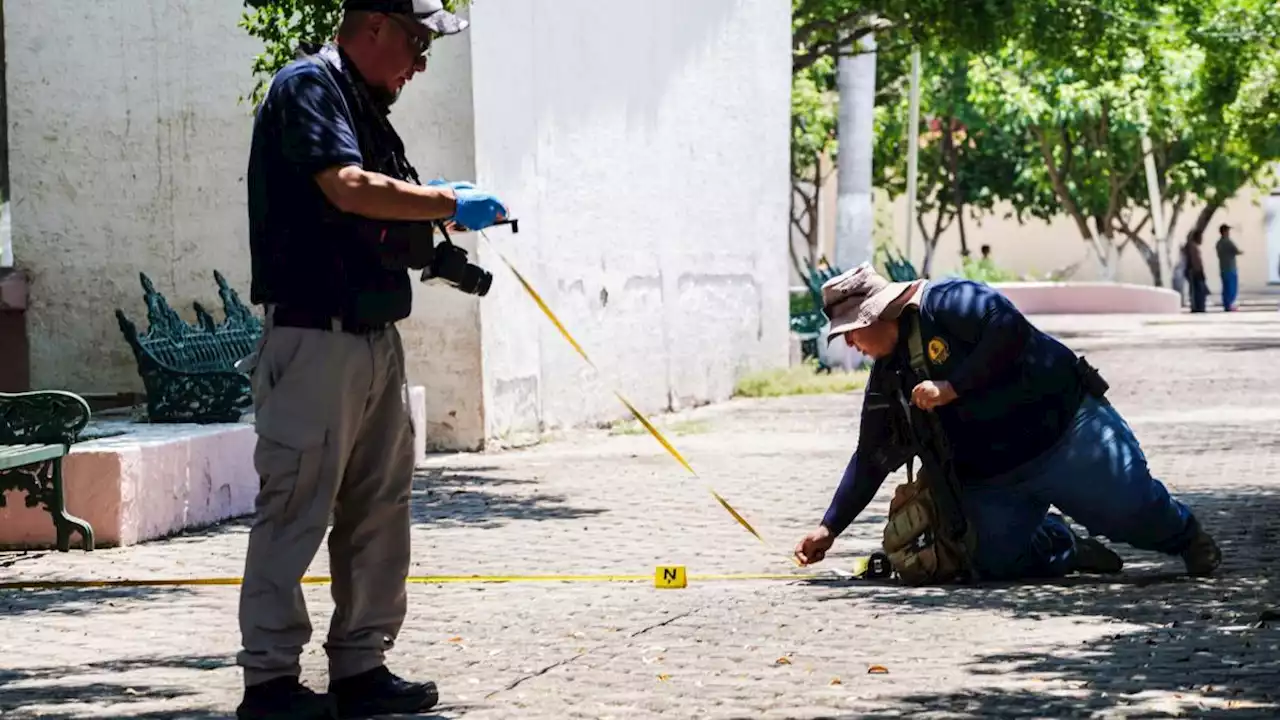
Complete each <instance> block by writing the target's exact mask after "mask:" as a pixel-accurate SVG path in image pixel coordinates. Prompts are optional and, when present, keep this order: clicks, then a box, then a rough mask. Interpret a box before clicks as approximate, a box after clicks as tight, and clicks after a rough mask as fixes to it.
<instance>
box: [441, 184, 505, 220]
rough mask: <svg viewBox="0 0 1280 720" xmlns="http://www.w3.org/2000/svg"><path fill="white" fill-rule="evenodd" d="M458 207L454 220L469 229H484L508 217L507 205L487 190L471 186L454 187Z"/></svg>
mask: <svg viewBox="0 0 1280 720" xmlns="http://www.w3.org/2000/svg"><path fill="white" fill-rule="evenodd" d="M453 194H454V195H455V196H456V197H457V198H458V209H457V210H456V211H455V212H454V215H453V222H454V224H456V225H459V226H461V227H463V228H466V229H467V230H484V229H485V228H487V227H489V226H491V225H493V224H494V223H495V222H497V221H499V220H503V219H505V218H506V217H507V206H506V205H503V204H502V201H500V200H498V198H496V197H494V196H493V195H490V194H489V193H487V192H482V191H480V190H475V189H471V188H463V187H457V188H454V191H453Z"/></svg>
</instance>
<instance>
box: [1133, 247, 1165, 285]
mask: <svg viewBox="0 0 1280 720" xmlns="http://www.w3.org/2000/svg"><path fill="white" fill-rule="evenodd" d="M1129 242H1131V243H1133V246H1134V247H1136V248H1138V254H1139V255H1141V256H1142V259H1143V261H1145V262H1146V263H1147V269H1148V270H1150V271H1151V279H1152V280H1153V281H1154V282H1155V286H1156V287H1164V269H1163V268H1162V267H1161V265H1160V253H1158V252H1156V249H1155V247H1154V246H1152V245H1151V244H1150V243H1148V242H1147V241H1146V240H1143V239H1142V238H1140V237H1138V236H1137V235H1130V236H1129Z"/></svg>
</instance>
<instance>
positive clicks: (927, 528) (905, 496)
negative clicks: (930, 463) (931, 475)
mask: <svg viewBox="0 0 1280 720" xmlns="http://www.w3.org/2000/svg"><path fill="white" fill-rule="evenodd" d="M924 475H926V473H924V472H921V473H920V474H918V475H917V477H916V479H915V480H914V481H911V482H906V483H903V484H901V485H899V486H898V487H897V489H896V490H894V493H893V500H892V501H890V503H889V520H888V522H886V523H885V527H884V551H885V553H886V554H888V556H889V562H890V563H891V564H892V565H893V569H894V570H895V571H897V573H898V578H899V580H901V581H902V583H903V584H905V585H932V584H946V583H951V582H955V581H957V580H960V579H963V578H964V577H965V575H966V571H967V567H968V563H967V557H969V555H970V552H969V550H970V549H969V548H967V547H966V546H965V545H964V544H963V542H957V541H955V540H953V539H951V536H952V533H951V532H949V531H948V530H947V528H946V521H945V519H944V518H943V517H942V515H941V514H940V513H939V512H938V505H937V502H936V501H935V500H934V497H933V494H932V492H931V490H930V487H929V482H928V480H927V478H924V477H922V476H924Z"/></svg>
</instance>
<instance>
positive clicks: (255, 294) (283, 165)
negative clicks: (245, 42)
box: [248, 60, 412, 321]
mask: <svg viewBox="0 0 1280 720" xmlns="http://www.w3.org/2000/svg"><path fill="white" fill-rule="evenodd" d="M355 122H356V119H355V117H354V116H353V113H352V108H351V107H350V104H349V103H348V98H347V96H346V95H345V94H344V92H343V88H342V87H341V86H340V85H339V84H338V82H337V81H336V80H335V79H334V77H333V76H332V75H331V74H330V72H329V71H328V70H327V69H326V68H324V67H320V66H318V65H316V64H315V63H313V62H310V61H305V60H298V61H295V62H293V63H291V64H290V65H288V66H287V67H285V68H284V69H283V70H281V71H280V72H279V73H278V74H277V75H276V77H275V78H274V80H273V81H272V83H271V87H270V89H269V90H268V91H267V93H266V96H265V98H264V99H263V102H262V105H261V106H260V107H259V108H258V112H257V116H256V119H255V122H254V128H253V144H252V149H251V151H250V156H249V172H248V190H249V244H250V249H251V253H252V268H253V284H252V287H251V290H250V295H251V299H252V300H253V302H255V303H277V304H280V305H288V306H294V307H298V308H300V309H303V310H307V311H315V312H322V313H326V314H328V315H332V316H342V317H347V318H352V319H360V320H370V321H392V320H396V319H399V317H403V316H404V315H407V314H408V304H409V303H410V302H411V299H412V290H411V288H410V286H409V279H408V275H407V273H406V272H405V271H403V270H400V271H398V272H394V271H389V270H387V269H386V268H384V267H383V266H382V263H381V260H380V258H379V257H378V254H377V249H376V247H374V246H373V245H372V244H369V243H361V242H359V240H358V232H357V225H356V223H358V222H360V219H359V218H356V217H354V216H349V215H345V214H343V213H341V212H340V211H338V210H337V208H335V207H334V206H333V205H332V204H331V203H330V202H329V201H328V199H327V198H326V197H325V196H324V194H323V193H322V192H321V190H320V187H319V185H317V184H316V182H315V178H314V176H315V175H316V173H318V172H320V171H321V170H324V169H326V168H330V167H334V166H342V165H358V166H361V167H365V166H366V163H365V162H364V157H363V156H362V153H361V149H360V144H359V141H358V139H357V137H358V136H357V132H356V129H355ZM366 169H370V170H375V171H376V170H379V168H368V167H366Z"/></svg>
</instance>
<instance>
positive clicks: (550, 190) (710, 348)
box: [470, 0, 790, 436]
mask: <svg viewBox="0 0 1280 720" xmlns="http://www.w3.org/2000/svg"><path fill="white" fill-rule="evenodd" d="M789 13H790V7H789V5H788V3H787V2H785V0H768V1H767V2H760V1H749V0H700V1H699V2H697V3H689V2H679V1H678V0H664V1H662V2H657V3H648V4H643V5H637V4H634V3H623V2H617V1H611V2H601V1H600V0H485V2H483V3H476V4H475V6H474V9H473V14H474V19H475V24H474V25H473V26H472V29H471V31H470V33H471V42H472V49H473V58H474V60H473V62H474V69H475V88H476V89H475V104H476V147H477V151H476V166H477V173H478V176H479V181H480V182H481V183H482V184H484V185H486V186H489V187H492V188H494V189H495V190H497V191H499V192H500V193H501V194H502V195H503V196H504V197H505V198H507V199H508V200H509V202H510V203H511V205H512V208H513V211H514V212H515V214H516V215H517V216H519V217H520V218H521V220H522V225H521V232H520V234H519V235H512V234H511V233H510V232H509V231H508V230H501V229H500V230H495V231H493V232H490V233H489V234H488V235H489V237H490V238H491V239H492V240H493V241H494V243H495V244H496V245H497V247H498V248H499V249H500V251H501V252H502V253H504V254H505V255H507V256H508V257H509V258H510V259H511V260H512V262H514V263H515V264H516V265H517V267H518V268H520V269H521V270H522V272H524V273H525V274H526V275H527V277H528V278H529V280H530V281H531V282H532V283H533V284H534V286H535V287H536V288H538V289H539V290H540V292H542V293H543V295H544V297H545V300H546V301H547V302H548V303H549V304H550V306H551V307H552V308H553V309H554V310H555V311H556V312H557V313H558V314H559V315H560V318H561V320H562V321H563V322H564V323H565V325H566V326H567V327H568V328H569V330H570V331H571V332H572V333H574V334H575V336H576V337H577V339H578V341H579V342H581V343H582V345H583V346H584V347H585V348H586V350H587V352H588V353H589V354H590V355H591V357H592V359H593V360H594V361H595V362H596V364H597V365H598V366H599V367H600V368H601V370H602V373H601V374H597V373H595V372H594V371H592V370H591V369H590V368H589V367H588V366H587V365H586V363H584V362H583V360H582V359H581V358H580V357H579V356H578V355H577V354H576V353H575V352H574V351H573V349H572V348H571V347H570V345H569V344H568V343H567V342H566V341H565V340H564V339H563V338H562V337H561V336H560V334H559V333H558V332H557V331H556V330H555V329H554V327H553V326H552V325H551V324H550V323H549V322H548V321H547V320H546V318H544V317H543V316H542V314H541V312H540V311H539V310H538V309H537V307H536V306H535V305H534V303H532V302H531V301H530V300H529V299H528V298H527V297H526V296H525V294H524V291H523V290H522V289H521V288H520V287H519V285H518V283H517V281H516V279H515V278H514V277H513V276H512V275H511V274H510V272H508V271H507V270H506V269H505V268H504V267H502V265H501V261H500V260H498V259H496V258H495V257H494V256H493V255H492V254H491V253H489V252H488V251H487V249H486V250H485V251H484V252H483V253H482V258H483V262H484V264H485V265H486V266H488V267H490V268H492V269H493V270H494V272H495V275H496V278H495V282H494V290H493V292H492V294H491V295H490V297H489V298H487V299H486V300H485V301H484V302H483V303H482V305H481V309H482V327H483V335H484V371H485V377H486V382H485V387H486V392H487V397H486V407H487V412H488V415H487V427H488V428H489V432H490V434H491V435H494V436H521V435H527V434H529V433H534V432H537V431H538V430H539V429H540V428H541V427H555V426H560V425H567V424H576V423H582V422H596V421H601V420H606V419H610V418H617V417H621V416H624V415H625V414H626V411H625V409H623V408H622V406H621V405H620V404H619V403H618V401H617V400H616V398H614V397H613V395H612V393H611V392H610V388H611V387H613V386H614V385H615V384H616V386H617V387H620V388H621V389H622V391H623V392H624V394H626V395H627V396H628V397H629V398H630V399H631V400H632V401H633V402H635V403H636V404H637V405H638V406H639V407H641V408H642V409H644V410H659V409H665V408H676V407H682V406H687V405H690V404H696V403H702V402H707V401H714V400H721V399H725V398H727V397H729V395H730V394H731V393H732V389H733V385H734V381H735V379H736V377H737V375H738V373H739V372H740V371H742V370H744V369H747V368H752V367H758V366H761V365H766V364H769V365H785V364H786V363H787V343H786V329H787V301H786V272H787V270H786V266H787V259H786V257H787V256H786V245H785V242H786V228H787V196H788V183H787V168H788V152H789V150H788V145H787V143H788V133H789V131H788V127H789V125H788V123H789V94H790V70H789V68H790V60H789V58H790V22H789V17H790V15H789Z"/></svg>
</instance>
